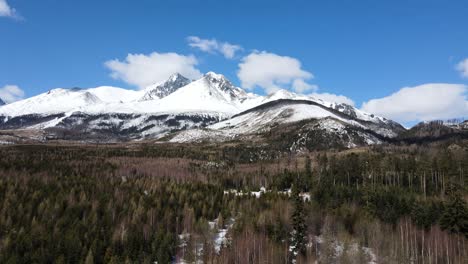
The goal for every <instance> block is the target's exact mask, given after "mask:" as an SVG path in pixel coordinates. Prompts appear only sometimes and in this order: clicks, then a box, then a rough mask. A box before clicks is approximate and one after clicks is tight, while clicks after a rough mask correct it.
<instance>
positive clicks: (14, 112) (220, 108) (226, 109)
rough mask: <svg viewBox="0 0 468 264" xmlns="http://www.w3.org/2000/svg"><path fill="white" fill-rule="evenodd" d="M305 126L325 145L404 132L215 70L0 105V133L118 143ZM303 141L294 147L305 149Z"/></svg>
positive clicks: (344, 107) (57, 91)
mask: <svg viewBox="0 0 468 264" xmlns="http://www.w3.org/2000/svg"><path fill="white" fill-rule="evenodd" d="M228 118H230V119H228ZM302 120H308V121H307V122H309V121H310V122H309V124H310V127H309V128H298V129H303V130H304V131H305V132H303V133H307V134H308V135H309V134H310V135H312V134H313V133H312V134H311V133H309V132H310V131H309V130H310V129H311V130H314V129H315V130H317V131H322V132H323V131H325V132H324V133H325V134H327V133H328V136H327V137H325V139H324V140H326V139H327V138H333V140H334V141H333V142H335V143H336V144H345V145H349V146H351V145H353V144H356V145H358V144H361V142H378V140H379V137H381V136H383V137H394V136H396V135H397V134H398V133H399V132H400V131H401V130H403V128H402V127H401V126H400V125H399V124H397V123H395V122H393V121H391V120H387V119H384V118H381V117H377V116H374V115H372V114H368V113H365V112H362V111H360V110H358V109H356V108H355V107H353V106H350V105H346V104H337V103H331V102H324V101H322V100H320V99H316V98H313V97H310V96H306V95H298V94H295V93H292V92H289V91H286V90H279V91H277V92H275V93H273V94H270V95H268V96H260V95H256V94H253V93H246V92H245V91H244V90H243V89H241V88H239V87H236V86H234V85H233V84H232V83H231V82H230V81H229V80H227V79H226V78H225V77H224V76H223V75H221V74H216V73H214V72H208V73H207V74H205V75H204V76H203V77H201V78H200V79H198V80H195V81H190V80H188V79H187V78H185V77H183V76H182V75H180V74H174V75H172V76H171V77H170V78H169V79H168V80H167V81H165V82H162V83H161V84H157V85H154V86H150V87H148V88H147V89H145V90H142V91H135V90H126V89H122V88H117V87H110V86H101V87H96V88H90V89H79V88H74V89H61V88H58V89H53V90H51V91H49V92H47V93H44V94H40V95H37V96H34V97H31V98H28V99H25V100H22V101H18V102H14V103H11V104H8V105H4V106H1V107H0V129H19V128H34V129H49V130H50V129H59V130H60V129H65V130H70V131H74V132H76V133H81V134H83V133H84V134H86V133H91V134H90V135H106V136H107V137H111V138H112V135H114V134H115V137H118V138H119V139H120V138H122V137H128V138H131V139H138V138H144V137H153V138H158V137H160V136H163V135H167V134H168V133H172V132H175V131H180V130H185V132H183V133H179V134H178V135H176V136H175V137H174V138H173V139H172V141H176V142H185V141H197V140H203V139H207V138H209V137H211V138H214V139H217V140H218V139H219V140H222V141H224V140H231V139H235V138H239V136H243V135H258V134H261V133H264V132H266V131H271V130H272V129H275V128H276V127H279V126H282V125H284V124H287V125H289V124H291V125H292V126H294V124H297V123H298V122H299V121H302ZM206 126H209V127H208V129H203V130H202V129H195V130H190V131H189V129H193V128H204V127H206ZM328 128H330V129H328ZM338 128H339V129H338ZM308 129H309V130H308ZM350 131H351V132H350ZM366 131H368V132H366ZM369 131H370V132H369ZM314 133H315V132H314ZM330 135H333V136H330ZM288 136H289V137H291V135H288ZM316 136H317V137H319V138H320V137H321V136H323V135H322V134H318V135H316ZM297 140H298V142H297V144H296V143H295V146H299V145H301V144H302V143H300V141H301V139H297ZM337 142H339V143H337Z"/></svg>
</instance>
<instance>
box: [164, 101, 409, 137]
mask: <svg viewBox="0 0 468 264" xmlns="http://www.w3.org/2000/svg"><path fill="white" fill-rule="evenodd" d="M309 121H310V122H309ZM301 122H302V123H303V124H307V122H309V123H313V124H314V125H312V126H305V127H302V128H301V129H303V130H304V129H305V130H307V129H308V130H316V131H323V132H324V133H328V134H334V135H346V137H347V138H348V140H347V141H346V140H343V141H346V142H342V143H343V145H345V146H355V145H362V144H375V143H379V142H380V141H381V139H382V138H392V137H395V136H397V135H398V134H399V133H401V131H403V130H404V128H403V127H401V126H400V125H398V124H396V123H394V122H390V121H388V120H387V121H386V122H383V121H379V120H373V121H368V120H362V119H359V118H357V117H355V115H354V114H348V113H344V112H342V111H339V110H336V109H334V108H330V107H326V106H324V105H322V104H319V103H317V102H314V101H310V100H291V99H280V100H276V101H270V102H267V103H264V104H262V105H260V106H257V107H254V108H252V109H249V110H247V111H244V112H242V113H240V114H237V115H234V116H233V117H232V118H230V119H228V120H225V121H222V122H219V123H216V124H214V125H211V126H209V127H207V129H206V130H203V131H201V130H192V131H183V132H180V133H179V134H178V135H176V136H175V137H174V138H172V139H171V141H172V142H193V141H195V142H196V141H228V140H234V139H249V138H256V137H259V136H260V137H263V138H265V137H266V136H265V135H267V134H271V133H272V131H273V132H274V131H277V128H279V127H282V129H283V130H285V127H287V126H291V124H292V126H294V124H297V123H301ZM286 130H287V129H286ZM296 132H297V131H296ZM351 132H353V133H354V135H353V137H352V138H351V137H350V136H351V134H353V133H351Z"/></svg>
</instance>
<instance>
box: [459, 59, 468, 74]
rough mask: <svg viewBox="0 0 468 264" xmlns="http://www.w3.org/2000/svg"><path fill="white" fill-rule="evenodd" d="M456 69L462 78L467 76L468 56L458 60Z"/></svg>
mask: <svg viewBox="0 0 468 264" xmlns="http://www.w3.org/2000/svg"><path fill="white" fill-rule="evenodd" d="M456 69H457V70H458V71H459V72H460V74H461V76H462V77H463V78H468V58H466V59H464V60H462V61H461V62H459V63H458V64H457V66H456Z"/></svg>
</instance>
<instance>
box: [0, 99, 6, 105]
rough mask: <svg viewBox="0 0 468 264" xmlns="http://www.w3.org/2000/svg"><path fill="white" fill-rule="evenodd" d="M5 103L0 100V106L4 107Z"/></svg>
mask: <svg viewBox="0 0 468 264" xmlns="http://www.w3.org/2000/svg"><path fill="white" fill-rule="evenodd" d="M5 104H6V103H5V102H4V101H3V100H2V98H0V106H2V105H5Z"/></svg>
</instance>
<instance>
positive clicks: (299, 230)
mask: <svg viewBox="0 0 468 264" xmlns="http://www.w3.org/2000/svg"><path fill="white" fill-rule="evenodd" d="M297 182H298V181H297V180H296V184H294V185H293V186H292V194H291V198H292V199H293V202H294V212H293V214H292V224H293V230H292V232H291V244H290V247H289V252H290V258H289V259H290V260H291V262H292V263H295V258H296V256H297V255H299V254H301V255H304V254H305V252H306V243H307V242H306V232H307V227H306V224H305V213H304V201H303V200H302V197H301V196H300V195H299V186H298V184H297Z"/></svg>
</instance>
